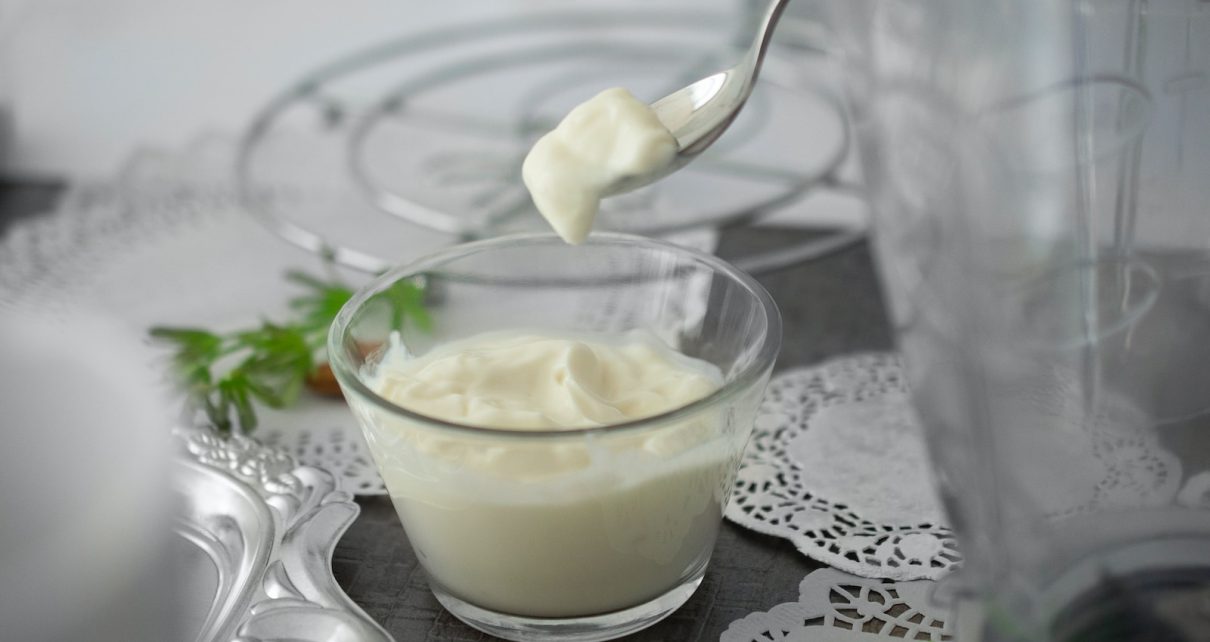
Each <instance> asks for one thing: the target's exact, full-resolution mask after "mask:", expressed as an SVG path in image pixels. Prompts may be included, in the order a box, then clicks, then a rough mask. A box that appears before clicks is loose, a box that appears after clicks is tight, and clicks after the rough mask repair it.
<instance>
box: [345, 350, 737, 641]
mask: <svg viewBox="0 0 1210 642" xmlns="http://www.w3.org/2000/svg"><path fill="white" fill-rule="evenodd" d="M366 380H367V383H368V384H369V385H370V387H371V388H372V389H374V390H375V391H376V392H378V393H379V394H380V395H382V396H384V397H385V398H387V399H390V400H392V401H394V402H396V403H397V404H399V405H400V406H403V407H406V408H409V409H412V410H414V411H416V412H419V413H421V414H426V415H431V416H434V417H436V418H440V419H445V420H449V421H455V422H458V423H461V424H473V425H484V426H493V427H500V428H505V430H501V431H490V432H485V433H474V432H468V431H459V430H456V429H450V428H440V427H436V426H431V425H427V424H425V423H424V422H412V421H407V420H405V419H403V418H401V417H399V416H397V415H393V414H391V413H387V412H383V411H381V410H380V409H377V408H376V407H374V406H371V405H370V404H364V403H360V402H359V401H358V400H357V399H355V398H353V399H350V401H351V402H352V406H353V408H354V410H355V411H357V412H358V413H359V414H360V415H362V420H363V422H364V424H365V425H366V426H367V441H368V443H369V446H370V450H371V452H372V454H373V455H374V458H375V460H376V461H377V463H378V466H379V470H380V471H381V473H382V475H383V479H384V481H385V482H386V485H387V488H388V490H389V492H390V493H391V495H392V499H393V501H394V503H395V506H396V509H397V510H398V512H399V514H400V517H401V519H402V521H403V523H404V526H405V528H406V529H407V532H408V536H409V538H410V540H411V542H412V545H413V547H414V548H415V549H416V551H417V554H418V556H419V558H420V559H421V561H422V562H423V564H424V566H425V568H426V570H427V571H428V572H429V574H430V578H431V580H432V581H433V582H435V584H436V585H438V586H439V587H440V588H443V589H444V590H445V591H447V592H449V593H451V594H453V595H455V596H457V597H459V598H461V599H463V600H466V601H468V602H470V603H472V604H475V605H477V606H480V607H483V608H487V609H492V610H496V611H500V612H505V613H511V614H516V615H526V616H531V617H575V616H584V615H592V614H599V613H606V612H610V611H615V610H618V609H623V608H627V607H630V606H635V605H638V604H641V603H643V602H646V601H648V600H651V599H654V598H655V597H658V596H660V595H662V594H663V593H664V592H666V591H668V590H670V589H672V588H674V587H676V586H677V585H679V584H680V583H682V582H684V581H685V580H686V579H688V578H690V577H692V576H693V574H694V573H695V572H697V571H700V570H701V569H702V568H703V567H704V565H705V563H706V561H707V560H708V559H709V557H710V552H711V550H712V548H713V546H714V539H715V536H716V535H717V532H718V528H719V524H720V522H721V519H722V509H723V506H724V505H725V498H726V495H727V492H728V489H729V488H730V483H731V481H732V480H731V476H732V475H733V474H734V461H735V457H737V456H738V455H739V453H740V452H741V450H742V448H743V445H744V440H745V438H746V435H747V432H746V431H744V430H736V429H735V427H734V426H733V425H732V424H731V423H730V419H729V417H728V416H727V415H728V413H726V412H723V411H721V410H707V411H703V412H702V413H701V414H698V415H695V416H694V417H692V418H688V419H680V420H677V421H673V422H669V423H666V424H664V425H660V426H656V427H653V428H650V429H648V428H643V429H637V430H634V429H622V430H618V431H617V432H611V431H608V430H606V431H604V432H602V433H595V434H593V435H591V436H586V435H583V434H579V433H577V432H567V434H566V436H563V435H560V434H557V433H556V434H550V432H549V431H552V430H553V431H568V430H571V429H574V428H580V427H590V426H600V425H608V424H612V423H618V422H622V421H626V420H629V419H635V418H640V417H647V416H651V415H655V414H661V413H663V412H665V411H668V410H672V409H674V408H677V407H681V406H684V405H685V404H687V403H690V402H692V401H695V400H697V399H699V398H702V397H703V396H705V395H708V394H710V393H711V392H712V391H714V390H715V389H717V388H718V387H719V385H721V374H720V373H719V372H718V370H717V369H715V368H714V367H713V366H711V365H709V364H706V363H704V362H701V361H698V360H694V359H690V358H688V357H685V356H683V355H681V354H679V353H677V352H675V351H673V350H671V349H670V348H668V347H666V346H664V345H662V344H660V343H659V342H658V341H657V340H655V339H654V338H647V337H642V336H640V335H621V336H612V337H590V338H586V337H551V336H540V335H533V334H509V333H491V334H486V335H480V336H477V337H472V338H470V339H466V340H463V341H459V342H455V343H451V344H448V345H446V346H444V347H441V348H439V349H436V350H434V351H432V352H429V353H427V354H425V355H422V356H420V357H417V358H413V357H411V356H409V355H407V354H406V351H404V350H403V348H402V347H401V346H399V345H392V346H391V347H390V348H389V349H388V350H387V351H386V353H385V354H384V356H383V359H382V361H381V362H380V364H379V366H378V367H377V368H376V369H375V371H374V372H373V373H371V374H370V375H369V376H367V378H366ZM534 429H543V430H544V432H543V434H541V435H534V434H532V431H533V430H534Z"/></svg>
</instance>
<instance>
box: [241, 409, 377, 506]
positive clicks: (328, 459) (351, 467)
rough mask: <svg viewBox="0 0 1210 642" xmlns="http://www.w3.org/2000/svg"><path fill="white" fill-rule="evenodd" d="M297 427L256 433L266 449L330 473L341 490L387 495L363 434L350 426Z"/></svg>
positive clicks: (271, 429)
mask: <svg viewBox="0 0 1210 642" xmlns="http://www.w3.org/2000/svg"><path fill="white" fill-rule="evenodd" d="M347 423H348V422H346V425H332V426H330V427H328V428H322V427H319V426H294V427H290V428H270V429H266V430H264V431H259V432H257V435H256V436H257V438H258V439H260V440H261V441H262V442H264V444H265V445H266V446H272V447H275V448H280V449H281V450H282V451H284V452H287V453H289V454H291V455H293V456H294V458H295V459H297V460H298V462H299V463H301V464H303V465H305V466H314V467H316V468H322V469H323V470H327V471H331V472H332V474H334V475H336V476H337V477H339V478H340V485H341V488H346V489H348V490H349V492H352V493H355V494H357V495H385V494H386V492H387V491H386V486H384V485H383V483H382V478H381V477H379V476H378V471H377V470H376V469H375V468H374V461H373V459H371V458H370V453H369V452H368V451H367V450H366V445H365V441H364V440H363V439H362V437H361V433H359V432H357V431H356V430H355V429H354V428H352V427H351V426H349V425H347Z"/></svg>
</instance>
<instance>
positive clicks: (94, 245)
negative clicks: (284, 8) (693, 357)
mask: <svg viewBox="0 0 1210 642" xmlns="http://www.w3.org/2000/svg"><path fill="white" fill-rule="evenodd" d="M234 153H235V146H234V143H233V141H232V140H231V139H230V138H229V137H225V136H221V135H207V136H202V137H200V138H199V139H198V140H196V141H195V142H194V143H192V144H191V145H189V146H187V147H186V148H185V149H183V150H180V151H177V152H166V151H156V150H147V151H144V152H142V153H140V154H138V155H136V156H135V158H133V159H132V160H131V162H130V163H129V164H128V165H127V167H125V168H124V169H123V170H122V171H121V172H120V173H119V176H118V178H117V179H116V180H114V181H113V182H109V183H99V184H87V185H76V186H73V187H72V188H70V189H69V190H68V192H67V194H66V195H65V196H64V197H63V199H62V200H61V202H60V205H59V206H58V208H56V210H55V211H53V212H49V213H46V214H43V215H39V216H36V217H33V218H31V219H27V220H25V221H22V222H20V223H18V224H16V225H14V226H13V227H12V228H11V229H10V230H9V231H8V233H6V234H5V235H4V236H3V237H0V310H2V309H3V308H4V306H18V307H31V308H34V309H38V310H42V311H44V312H51V313H58V314H64V315H68V314H71V313H72V311H73V310H79V309H88V310H91V311H95V312H98V313H100V314H102V315H105V316H109V317H113V318H115V319H117V320H119V321H121V322H124V323H125V324H128V325H129V326H130V327H131V328H132V329H134V330H135V331H136V332H144V331H146V329H147V328H149V327H151V326H153V325H178V326H198V327H205V328H213V329H216V330H230V329H235V328H239V327H244V326H247V325H249V324H255V323H256V322H258V320H260V319H262V318H267V319H280V318H288V316H287V315H288V309H287V301H288V300H289V298H290V297H291V296H293V295H294V294H295V293H296V292H295V291H294V290H291V289H290V286H288V285H287V283H286V281H285V280H284V279H283V278H282V275H283V273H284V272H285V271H287V270H290V269H303V270H308V271H312V272H318V271H320V270H321V269H322V268H323V265H322V264H321V263H320V261H319V259H317V258H316V257H315V256H313V255H311V254H309V253H307V252H304V251H303V250H300V249H298V248H295V247H293V246H291V245H289V244H287V243H286V242H284V241H282V240H281V239H279V238H277V237H276V236H274V235H273V234H271V233H269V232H268V231H266V230H265V229H264V228H262V227H261V226H260V225H259V224H258V223H256V222H255V221H254V220H253V219H252V218H251V217H250V216H249V215H248V214H247V213H246V212H244V211H243V210H242V209H241V207H240V204H239V199H238V198H237V196H236V193H235V189H234V187H233V185H232V183H231V179H230V174H231V168H232V166H233V164H234V160H233V158H234ZM405 230H406V228H405ZM404 236H405V237H406V236H407V235H406V234H405V235H404ZM716 239H717V232H715V231H714V230H709V229H702V230H694V231H691V232H687V233H683V234H678V235H676V236H675V238H672V239H671V240H674V241H675V242H678V243H681V244H683V245H687V246H691V247H695V248H697V249H700V250H704V251H710V250H711V249H713V247H714V244H715V240H716ZM409 242H410V244H408V242H404V243H401V244H400V247H399V248H398V250H399V256H400V257H401V260H406V259H407V258H409V257H416V256H420V255H422V254H423V253H425V252H428V251H431V250H433V249H436V248H434V247H432V246H431V244H432V237H431V236H427V237H419V238H416V239H410V241H409ZM342 276H344V277H345V278H346V280H348V281H349V282H350V283H351V284H352V285H357V284H358V283H359V282H360V280H362V279H366V278H368V277H367V276H366V275H359V274H351V273H344V274H342ZM705 285H707V286H708V284H705ZM597 321H598V322H599V323H601V324H602V325H603V326H608V325H609V324H610V323H614V322H621V321H624V320H622V319H612V318H602V319H597ZM258 415H259V417H260V426H259V427H258V428H257V431H256V432H255V433H254V435H253V436H255V437H256V438H258V439H260V440H262V441H265V442H268V443H272V444H276V445H278V446H280V447H282V448H284V449H285V450H287V451H288V452H290V453H291V454H292V455H293V456H294V457H296V458H297V459H298V461H299V462H300V463H302V464H306V465H310V466H317V467H321V468H324V469H326V470H328V471H331V472H332V473H333V474H334V475H336V476H337V477H340V478H341V479H342V483H343V488H346V489H349V490H351V491H352V492H355V493H358V494H381V493H384V492H385V489H384V487H383V485H382V481H381V480H380V479H379V478H378V475H377V473H376V472H375V470H374V466H373V465H372V462H370V461H369V459H368V458H367V457H366V454H367V453H366V450H365V445H364V442H363V441H362V437H361V433H360V431H359V430H358V429H357V427H356V422H355V420H354V419H353V416H352V415H351V414H350V413H349V411H348V409H347V407H345V405H344V404H342V403H338V402H334V401H330V400H324V399H314V398H308V399H304V400H303V402H302V403H300V404H299V405H298V406H297V407H294V408H291V409H289V410H288V411H284V412H274V411H271V410H268V409H262V410H261V411H260V412H259V413H258Z"/></svg>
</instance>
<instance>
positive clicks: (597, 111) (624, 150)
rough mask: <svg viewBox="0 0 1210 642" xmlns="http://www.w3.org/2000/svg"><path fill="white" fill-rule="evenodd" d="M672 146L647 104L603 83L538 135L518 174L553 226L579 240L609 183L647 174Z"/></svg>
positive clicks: (670, 154) (668, 157) (666, 159)
mask: <svg viewBox="0 0 1210 642" xmlns="http://www.w3.org/2000/svg"><path fill="white" fill-rule="evenodd" d="M676 152H677V142H676V138H674V137H673V136H672V134H671V133H670V132H669V131H668V129H667V128H666V127H664V125H663V123H661V122H660V120H659V118H657V117H656V115H655V112H653V111H652V110H651V107H649V106H648V105H647V104H646V103H644V102H642V101H640V100H639V99H637V98H635V97H634V96H633V95H631V93H630V92H628V91H626V90H625V89H621V88H614V89H606V90H605V91H603V92H601V93H599V94H597V95H596V96H594V97H593V98H592V99H590V100H588V101H587V102H585V103H583V104H581V105H579V106H577V107H576V108H575V109H572V110H571V112H570V113H568V114H567V117H566V118H564V119H563V121H562V122H561V123H559V126H558V127H556V128H555V129H554V130H553V131H551V132H550V133H548V134H546V135H545V136H543V137H542V138H540V139H538V142H537V143H535V144H534V146H533V149H531V150H530V152H529V155H528V156H526V157H525V163H524V164H523V165H522V167H521V176H522V178H523V179H524V181H525V186H526V187H527V188H529V193H530V195H531V196H532V197H533V200H534V205H535V206H537V208H538V211H539V212H541V213H542V216H544V217H545V218H546V220H547V221H548V222H549V223H550V225H551V227H553V228H554V230H555V232H557V233H558V234H559V236H560V237H562V238H563V240H564V241H567V242H568V243H573V244H575V243H582V242H583V241H584V239H585V238H587V236H588V232H589V231H590V230H591V229H592V223H593V219H595V218H596V215H597V210H598V209H600V205H601V198H602V197H603V196H604V194H603V191H604V190H605V189H606V188H607V187H608V186H609V185H612V184H614V183H616V182H617V181H618V180H619V179H622V178H624V177H627V176H643V175H648V174H652V173H654V172H656V171H658V170H660V169H662V168H664V167H666V166H667V165H668V164H669V163H671V162H672V160H673V158H675V156H676Z"/></svg>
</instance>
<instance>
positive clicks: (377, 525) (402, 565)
mask: <svg viewBox="0 0 1210 642" xmlns="http://www.w3.org/2000/svg"><path fill="white" fill-rule="evenodd" d="M59 191H60V190H59V188H58V186H57V185H56V184H54V183H35V182H28V181H25V182H18V183H14V182H8V183H4V182H0V234H3V233H4V230H5V228H7V227H8V225H10V224H11V223H12V222H13V221H14V220H17V219H19V218H22V217H26V216H30V215H33V214H36V213H37V212H40V211H44V210H45V209H47V208H48V207H49V206H50V205H52V204H53V202H54V199H55V197H56V195H57V194H58V193H59ZM801 234H802V233H801V232H795V231H792V230H778V229H760V230H742V231H741V230H735V231H727V232H725V233H724V234H723V238H722V244H721V246H720V253H722V254H723V255H724V256H727V255H739V254H743V253H745V252H748V251H750V250H752V249H755V248H759V247H761V246H763V245H766V244H770V243H783V242H785V241H786V240H787V239H789V238H792V237H794V236H795V235H801ZM759 280H760V282H761V283H763V284H764V285H765V287H767V288H768V289H769V291H770V292H771V293H772V294H773V297H774V298H775V299H776V300H777V303H778V305H779V306H780V308H781V312H782V317H783V320H784V325H785V334H784V341H783V348H782V352H781V357H780V359H779V360H778V366H777V367H778V369H779V370H784V369H787V368H793V367H798V366H804V365H809V364H813V363H818V362H820V361H822V360H824V359H827V358H829V357H833V356H838V355H843V354H849V353H853V352H861V351H870V350H888V349H891V347H892V342H891V335H890V331H889V329H888V326H887V323H886V316H885V313H884V309H883V307H882V303H881V300H880V296H879V289H878V284H877V281H876V279H875V276H874V271H873V267H872V265H871V262H870V255H869V250H868V247H867V246H866V245H865V244H864V243H863V244H858V245H856V246H853V247H850V248H848V249H846V250H842V251H840V252H837V253H835V254H832V255H830V256H827V257H825V258H822V259H819V260H816V261H813V262H810V263H807V264H802V265H799V266H797V267H793V268H789V269H786V270H783V271H780V272H776V273H772V274H766V275H763V276H760V277H759ZM358 503H359V504H360V505H361V509H362V512H361V515H360V516H359V517H358V518H357V520H356V521H355V522H354V523H353V525H352V526H351V527H350V528H349V530H348V532H347V533H346V534H345V536H344V538H343V539H342V540H341V541H340V543H339V544H338V545H337V547H336V551H335V554H334V557H333V560H332V566H333V571H334V574H335V576H336V579H337V581H338V582H339V583H340V585H341V586H342V587H344V589H345V591H346V592H347V593H348V594H349V596H350V597H351V598H353V600H354V601H356V602H357V603H358V604H360V605H361V606H362V607H363V608H364V609H365V610H366V612H367V613H368V614H369V615H370V616H371V617H373V618H374V619H375V620H377V621H378V622H380V623H381V624H382V625H383V626H384V627H386V629H387V630H388V631H389V632H390V633H391V634H392V635H394V637H395V639H396V640H398V641H399V642H418V641H426V642H427V641H433V642H436V641H443V642H472V641H475V642H482V641H487V640H493V639H494V638H492V637H491V636H488V635H486V634H483V633H479V632H478V631H475V630H473V629H471V628H469V627H467V626H466V625H464V624H462V623H461V622H459V621H458V620H456V619H454V618H453V617H452V616H451V615H449V614H448V613H447V612H445V611H444V610H443V609H442V608H441V606H440V605H439V604H438V603H437V601H436V599H434V598H433V596H432V594H431V593H430V592H429V590H428V586H427V584H426V581H425V577H424V572H423V570H421V569H420V567H419V566H418V565H417V563H416V558H415V556H413V555H412V552H411V549H410V548H409V547H408V543H407V540H406V538H405V536H404V532H403V528H402V527H401V526H400V525H399V519H398V517H396V515H395V511H394V509H392V507H391V504H390V501H389V500H387V499H386V498H385V497H382V498H362V499H359V500H358ZM816 568H819V564H817V563H814V562H812V561H810V560H808V559H806V558H805V557H803V556H802V555H801V554H800V553H798V551H796V550H795V549H794V547H793V546H792V545H791V544H790V543H789V542H786V541H785V540H781V539H777V538H773V537H768V536H765V535H760V534H757V533H754V532H752V531H749V530H746V529H744V528H740V527H739V526H736V525H734V524H731V523H729V522H728V523H726V524H724V526H723V529H722V532H721V534H720V535H719V539H718V543H717V545H716V547H715V551H714V558H713V560H712V561H711V563H710V567H709V570H708V571H707V573H706V577H705V580H704V581H703V583H702V585H701V587H700V588H699V589H698V591H697V593H696V594H695V595H694V596H693V597H692V598H691V599H690V600H689V602H688V603H686V604H685V605H684V606H683V607H682V608H681V609H680V610H678V611H677V612H676V613H674V614H673V615H672V616H670V617H669V618H667V619H666V620H664V621H663V622H660V623H659V624H657V625H655V626H653V627H651V628H649V629H647V630H645V631H642V632H640V633H638V634H635V635H633V636H630V637H629V638H626V639H628V640H636V641H639V640H641V641H657V640H659V641H668V642H683V641H692V640H717V639H718V638H719V636H720V635H721V634H722V632H723V631H724V630H726V628H727V626H728V625H729V624H730V623H731V622H733V621H735V620H737V619H739V618H742V617H744V616H745V615H748V614H749V613H752V612H755V611H764V610H768V609H769V608H771V607H773V606H775V605H777V604H780V603H782V602H789V601H793V600H794V599H795V598H796V597H797V595H798V584H799V582H800V581H801V580H802V578H803V577H804V576H805V575H806V574H808V573H810V572H811V571H812V570H814V569H816Z"/></svg>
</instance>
